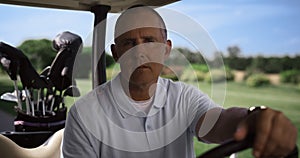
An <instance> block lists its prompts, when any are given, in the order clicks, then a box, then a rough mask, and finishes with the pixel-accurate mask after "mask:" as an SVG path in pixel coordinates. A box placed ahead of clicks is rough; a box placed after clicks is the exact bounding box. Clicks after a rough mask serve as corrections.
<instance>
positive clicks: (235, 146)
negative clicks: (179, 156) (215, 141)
mask: <svg viewBox="0 0 300 158" xmlns="http://www.w3.org/2000/svg"><path fill="white" fill-rule="evenodd" d="M252 144H253V137H248V138H247V139H245V140H242V141H235V140H231V141H228V142H226V143H224V144H222V145H219V146H217V147H215V148H213V149H211V150H209V151H207V152H205V153H204V154H202V155H200V156H198V157H197V158H224V157H227V156H230V155H231V154H233V153H236V152H239V151H242V150H245V149H248V148H251V147H252ZM284 158H298V147H297V146H296V147H295V149H294V150H293V151H292V152H291V153H290V154H289V155H288V156H286V157H284Z"/></svg>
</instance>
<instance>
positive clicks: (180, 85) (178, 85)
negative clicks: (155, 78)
mask: <svg viewBox="0 0 300 158" xmlns="http://www.w3.org/2000/svg"><path fill="white" fill-rule="evenodd" d="M158 83H159V84H161V85H162V86H163V87H168V88H176V89H178V88H180V89H181V90H184V91H186V90H199V89H198V88H197V87H195V86H194V85H190V84H187V83H185V82H182V81H173V80H171V79H167V78H162V77H160V78H159V82H158Z"/></svg>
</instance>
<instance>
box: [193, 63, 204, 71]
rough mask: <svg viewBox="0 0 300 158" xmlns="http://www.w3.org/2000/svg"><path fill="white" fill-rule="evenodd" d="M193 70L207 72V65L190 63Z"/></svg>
mask: <svg viewBox="0 0 300 158" xmlns="http://www.w3.org/2000/svg"><path fill="white" fill-rule="evenodd" d="M192 67H193V69H194V70H197V71H201V72H208V67H207V65H205V64H192Z"/></svg>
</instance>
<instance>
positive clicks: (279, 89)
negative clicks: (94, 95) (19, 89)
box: [0, 74, 300, 158]
mask: <svg viewBox="0 0 300 158" xmlns="http://www.w3.org/2000/svg"><path fill="white" fill-rule="evenodd" d="M191 84H195V83H191ZM77 85H78V87H79V89H80V91H81V94H82V95H84V94H86V93H87V92H88V91H90V90H91V87H92V86H91V80H82V79H81V80H77ZM199 87H200V89H201V90H202V91H204V92H205V93H207V94H210V93H211V91H212V90H211V85H210V84H208V83H204V82H200V83H199ZM6 91H13V83H12V81H10V80H9V79H8V77H5V76H3V75H2V74H1V76H0V94H2V93H3V92H6ZM75 100H76V98H75V99H73V98H67V105H68V106H71V105H72V104H73V103H74V101H75ZM299 103H300V88H299V86H298V87H297V86H293V85H280V86H267V87H261V88H249V87H247V86H246V85H245V84H244V83H234V82H229V83H227V86H226V97H225V102H224V107H226V108H227V107H232V106H241V107H249V106H252V105H266V106H269V107H271V108H274V109H277V110H281V111H282V112H283V113H284V114H285V115H286V116H288V118H289V119H290V120H291V121H292V122H293V123H294V124H295V125H296V127H297V128H298V131H300V119H299V116H300V104H299ZM0 104H1V106H0V109H4V110H6V111H11V113H13V108H12V106H11V105H8V103H7V102H3V101H0ZM195 140H196V139H195ZM297 145H298V146H300V134H298V141H297ZM215 146H216V145H214V144H204V143H201V142H198V141H195V152H196V154H197V155H199V154H201V153H203V152H205V151H207V150H209V149H211V148H212V147H215ZM250 153H251V151H250V150H247V151H245V152H242V153H239V157H243V158H251V157H252V156H251V154H250Z"/></svg>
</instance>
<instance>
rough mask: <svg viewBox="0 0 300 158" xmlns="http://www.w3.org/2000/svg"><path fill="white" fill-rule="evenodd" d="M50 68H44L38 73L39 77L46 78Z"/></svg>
mask: <svg viewBox="0 0 300 158" xmlns="http://www.w3.org/2000/svg"><path fill="white" fill-rule="evenodd" d="M50 69H51V67H50V66H47V67H45V68H44V69H43V70H42V72H41V73H40V76H48V74H49V72H50Z"/></svg>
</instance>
